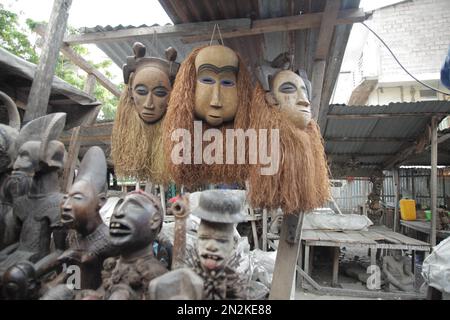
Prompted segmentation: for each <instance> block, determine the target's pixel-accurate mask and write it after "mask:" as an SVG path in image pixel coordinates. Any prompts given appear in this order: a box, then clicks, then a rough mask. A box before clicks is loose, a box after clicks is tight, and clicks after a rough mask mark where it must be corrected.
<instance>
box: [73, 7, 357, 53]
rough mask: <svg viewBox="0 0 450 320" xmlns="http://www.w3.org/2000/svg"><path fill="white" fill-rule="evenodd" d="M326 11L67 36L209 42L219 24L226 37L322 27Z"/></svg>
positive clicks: (345, 18) (352, 17)
mask: <svg viewBox="0 0 450 320" xmlns="http://www.w3.org/2000/svg"><path fill="white" fill-rule="evenodd" d="M337 1H339V0H337ZM325 14H326V13H322V12H319V13H307V14H302V15H297V16H289V17H281V18H270V19H258V20H251V19H248V18H241V19H227V20H214V21H208V22H193V23H183V24H177V25H173V26H154V27H140V28H133V29H125V30H115V31H107V32H93V33H87V34H81V35H70V36H67V37H66V38H65V39H64V42H65V43H66V44H70V45H72V44H83V43H102V42H107V41H117V40H126V39H129V38H136V37H149V36H153V35H154V34H155V33H157V34H158V37H159V38H164V37H180V38H181V40H182V41H183V42H185V43H192V42H200V41H208V40H210V39H211V30H212V29H213V28H214V25H215V24H219V25H220V29H221V34H222V38H223V39H228V38H234V37H243V36H251V35H257V34H263V33H270V32H277V31H291V30H302V29H311V28H318V27H320V26H321V24H322V20H323V17H324V15H325ZM336 14H337V18H336V19H335V20H334V21H333V27H334V24H352V23H355V22H361V21H364V20H365V19H366V14H365V13H364V11H363V10H362V9H348V10H342V11H339V12H336Z"/></svg>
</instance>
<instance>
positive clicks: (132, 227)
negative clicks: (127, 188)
mask: <svg viewBox="0 0 450 320" xmlns="http://www.w3.org/2000/svg"><path fill="white" fill-rule="evenodd" d="M163 220H164V217H163V211H162V209H161V203H160V202H159V200H158V199H157V198H156V197H155V196H153V195H150V194H148V193H145V192H143V191H135V192H131V193H129V194H127V196H126V197H125V198H124V199H123V202H122V203H121V204H120V205H119V206H118V207H117V209H116V210H115V211H114V213H113V215H112V217H111V220H110V223H109V234H110V236H111V242H112V244H113V245H115V246H117V247H118V248H119V249H120V252H121V253H122V254H124V253H131V252H134V251H139V250H140V249H143V248H145V247H147V246H149V245H150V244H151V243H152V242H153V241H154V240H155V238H156V236H157V235H158V234H159V231H160V230H161V228H162V223H163Z"/></svg>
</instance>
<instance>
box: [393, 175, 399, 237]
mask: <svg viewBox="0 0 450 320" xmlns="http://www.w3.org/2000/svg"><path fill="white" fill-rule="evenodd" d="M393 174H394V177H393V181H394V192H395V210H394V224H393V227H392V230H393V231H394V232H397V230H398V227H399V222H400V217H399V216H400V178H399V174H398V169H395V170H394V172H393Z"/></svg>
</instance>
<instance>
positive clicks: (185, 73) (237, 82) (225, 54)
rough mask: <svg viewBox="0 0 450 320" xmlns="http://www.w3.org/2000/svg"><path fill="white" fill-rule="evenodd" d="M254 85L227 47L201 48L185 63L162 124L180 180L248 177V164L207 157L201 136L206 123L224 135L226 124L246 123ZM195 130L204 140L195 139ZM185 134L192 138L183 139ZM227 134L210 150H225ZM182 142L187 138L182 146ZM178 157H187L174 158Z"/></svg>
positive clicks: (244, 125)
mask: <svg viewBox="0 0 450 320" xmlns="http://www.w3.org/2000/svg"><path fill="white" fill-rule="evenodd" d="M251 89H252V86H251V79H250V76H249V73H248V71H247V68H246V65H245V64H244V62H243V61H242V59H241V58H240V57H239V55H238V54H237V53H236V52H234V51H233V50H232V49H230V48H228V47H225V46H222V45H213V46H206V47H202V48H197V49H195V50H194V51H192V52H191V54H190V55H189V56H188V57H187V58H186V60H185V61H184V62H183V63H182V65H181V68H180V71H179V73H178V75H177V78H176V81H175V85H174V88H173V91H172V95H171V98H170V101H169V106H168V109H167V115H166V118H165V121H164V124H163V143H164V153H165V157H166V161H167V165H168V169H169V172H170V174H171V177H172V179H173V180H174V181H175V182H176V183H177V184H180V185H181V184H182V185H185V186H195V185H201V184H207V183H235V182H238V183H239V182H241V183H242V182H244V181H245V179H246V176H247V166H246V165H244V164H226V161H225V157H223V159H224V160H223V162H222V163H217V161H216V162H214V163H205V162H206V161H204V159H203V152H202V151H201V150H199V149H204V150H205V152H206V149H205V148H206V147H207V146H208V143H203V142H202V133H203V132H205V131H206V130H207V129H215V130H216V132H217V130H218V131H219V132H220V133H221V134H222V136H223V137H225V136H226V129H244V130H245V129H246V128H247V126H248V119H249V117H250V114H249V104H250V95H251ZM179 133H181V134H182V136H181V139H182V140H183V141H181V142H180V135H179ZM185 133H187V135H189V137H187V136H185V135H184V134H185ZM198 135H200V137H198ZM195 136H197V137H196V138H198V139H200V142H194V141H193V140H194V139H195V138H194V137H195ZM186 140H188V142H189V143H185V142H186ZM223 140H224V141H222V142H218V141H215V143H216V144H217V145H219V146H220V147H218V148H217V149H216V150H215V151H211V154H213V153H214V155H212V156H217V154H215V153H219V152H221V151H220V149H222V150H226V141H225V139H223ZM180 143H181V144H183V143H184V144H183V146H182V148H180ZM198 143H199V144H200V148H198V145H196V144H198ZM202 144H203V145H202ZM235 148H236V146H235ZM180 149H181V150H180ZM179 157H182V158H183V161H181V162H178V160H177V161H174V158H179Z"/></svg>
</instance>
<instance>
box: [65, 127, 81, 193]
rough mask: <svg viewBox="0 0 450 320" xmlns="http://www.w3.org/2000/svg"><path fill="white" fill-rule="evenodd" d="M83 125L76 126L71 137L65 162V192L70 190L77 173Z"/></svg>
mask: <svg viewBox="0 0 450 320" xmlns="http://www.w3.org/2000/svg"><path fill="white" fill-rule="evenodd" d="M80 130H81V127H76V128H74V129H73V131H72V137H71V139H70V146H69V151H68V152H67V154H68V155H67V159H66V162H65V164H64V173H63V192H64V193H67V192H69V189H70V187H71V186H72V182H73V176H74V174H75V166H76V163H77V160H78V153H79V152H80V144H81V140H80V139H79V135H80Z"/></svg>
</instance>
